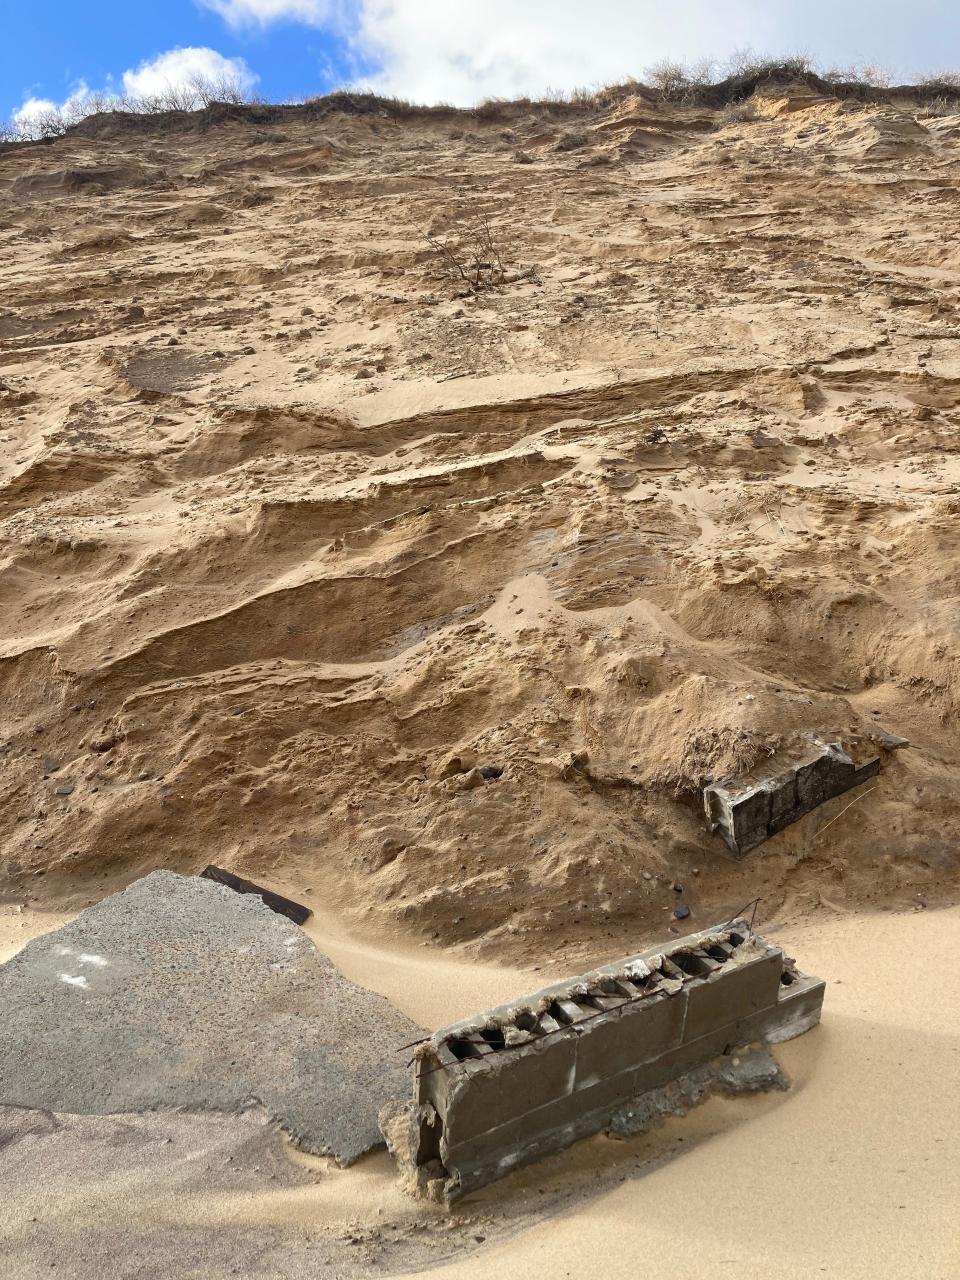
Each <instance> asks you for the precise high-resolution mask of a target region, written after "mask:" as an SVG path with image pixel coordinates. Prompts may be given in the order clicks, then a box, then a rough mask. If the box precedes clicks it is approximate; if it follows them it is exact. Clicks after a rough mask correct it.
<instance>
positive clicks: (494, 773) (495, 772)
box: [480, 764, 503, 782]
mask: <svg viewBox="0 0 960 1280" xmlns="http://www.w3.org/2000/svg"><path fill="white" fill-rule="evenodd" d="M480 776H481V777H482V778H486V780H487V781H488V782H490V781H491V780H492V779H494V778H501V777H503V768H502V767H501V766H500V765H498V764H484V765H481V766H480Z"/></svg>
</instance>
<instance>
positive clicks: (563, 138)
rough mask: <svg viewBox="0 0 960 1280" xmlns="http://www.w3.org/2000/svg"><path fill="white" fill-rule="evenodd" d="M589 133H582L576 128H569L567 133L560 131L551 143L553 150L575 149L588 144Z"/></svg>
mask: <svg viewBox="0 0 960 1280" xmlns="http://www.w3.org/2000/svg"><path fill="white" fill-rule="evenodd" d="M589 142H590V135H589V134H587V133H582V132H581V131H580V130H578V129H571V130H570V132H569V133H562V134H561V135H560V137H559V138H558V139H557V140H556V142H555V143H554V144H553V149H554V151H577V150H579V148H580V147H586V146H588V145H589Z"/></svg>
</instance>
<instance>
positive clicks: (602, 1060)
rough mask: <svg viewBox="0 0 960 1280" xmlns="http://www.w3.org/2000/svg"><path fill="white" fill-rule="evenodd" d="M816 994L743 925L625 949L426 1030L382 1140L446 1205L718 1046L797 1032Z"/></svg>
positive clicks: (814, 1006)
mask: <svg viewBox="0 0 960 1280" xmlns="http://www.w3.org/2000/svg"><path fill="white" fill-rule="evenodd" d="M823 990H824V984H823V982H822V981H820V979H818V978H810V977H807V976H805V975H804V974H802V973H800V972H799V971H798V970H797V969H796V968H795V967H794V965H793V962H792V961H790V960H788V959H786V958H785V957H784V954H783V952H782V950H781V949H780V948H779V947H776V946H772V945H770V944H769V943H767V942H765V941H764V940H763V939H762V938H760V937H758V936H757V935H755V934H753V933H752V932H751V930H750V928H749V926H748V925H747V924H746V923H745V922H744V921H742V920H738V921H735V922H733V923H731V924H728V925H723V926H717V927H716V928H714V929H712V930H706V931H704V932H702V933H696V934H691V935H690V936H689V937H686V938H682V939H680V940H679V941H675V942H672V943H670V944H669V945H667V946H664V947H662V948H659V949H652V950H649V951H644V952H641V953H639V954H638V955H634V956H629V957H627V958H625V959H623V960H620V961H618V962H617V963H615V964H611V965H607V966H605V967H604V968H601V969H596V970H594V971H593V972H591V973H588V974H585V975H584V976H582V977H579V978H576V979H572V980H571V981H569V982H565V983H560V984H558V985H556V986H552V987H547V988H545V989H544V990H542V991H538V992H536V993H535V994H533V995H530V996H527V997H525V998H523V999H521V1000H517V1001H515V1002H514V1003H512V1004H510V1005H501V1006H500V1007H498V1008H496V1009H492V1010H490V1011H489V1012H488V1013H484V1014H480V1015H478V1016H477V1017H474V1018H470V1019H467V1020H465V1021H463V1022H460V1023H457V1024H455V1025H453V1026H450V1027H446V1028H445V1029H444V1030H442V1031H438V1032H436V1033H435V1034H434V1035H433V1036H431V1037H430V1039H429V1040H427V1041H425V1042H424V1043H423V1044H422V1045H421V1046H420V1048H419V1050H418V1052H417V1056H416V1059H415V1084H414V1094H415V1096H414V1101H413V1104H412V1106H408V1107H407V1108H406V1110H405V1112H404V1115H403V1117H402V1119H403V1123H402V1125H396V1126H395V1127H394V1131H393V1136H394V1139H395V1140H394V1141H391V1146H392V1147H393V1149H394V1152H395V1154H396V1155H397V1156H398V1158H399V1159H400V1161H401V1164H402V1165H406V1169H405V1173H406V1174H407V1175H408V1178H409V1176H410V1175H411V1174H412V1175H413V1180H414V1181H415V1182H416V1185H417V1186H418V1188H419V1189H420V1190H421V1191H422V1192H425V1193H426V1194H428V1195H430V1196H431V1197H433V1198H435V1199H438V1200H444V1201H447V1202H450V1201H452V1200H456V1199H458V1198H459V1197H461V1196H463V1195H466V1194H467V1193H468V1192H470V1191H473V1190H475V1189H476V1188H478V1187H481V1186H483V1185H484V1184H486V1183H489V1182H492V1181H494V1180H495V1179H497V1178H500V1177H502V1176H503V1175H504V1174H506V1173H509V1172H510V1171H511V1170H512V1169H514V1168H516V1167H518V1166H520V1165H524V1164H527V1163H529V1162H530V1161H533V1160H536V1159H539V1158H540V1157H542V1156H545V1155H547V1154H549V1153H551V1152H553V1151H557V1150H560V1149H561V1148H563V1147H566V1146H569V1145H570V1144H571V1143H572V1142H574V1141H576V1140H577V1139H578V1138H582V1137H585V1136H587V1135H588V1134H591V1133H596V1132H598V1131H599V1130H601V1129H604V1128H607V1127H609V1125H610V1122H611V1120H612V1118H613V1117H614V1116H615V1115H616V1114H617V1113H618V1112H619V1110H620V1109H621V1108H622V1107H623V1105H624V1104H625V1103H628V1102H631V1101H632V1100H634V1099H637V1098H640V1097H642V1096H643V1095H645V1094H647V1093H649V1092H650V1091H652V1090H657V1089H662V1088H663V1087H664V1086H665V1085H668V1084H670V1083H671V1082H672V1081H675V1080H677V1079H678V1078H679V1077H681V1076H683V1075H684V1074H685V1073H688V1072H690V1071H692V1070H694V1069H696V1068H698V1067H700V1066H702V1065H703V1064H705V1063H707V1062H709V1061H711V1060H712V1059H713V1058H715V1057H717V1055H719V1054H722V1053H723V1052H724V1051H725V1050H726V1049H729V1048H730V1047H731V1046H736V1045H743V1044H749V1043H752V1042H756V1041H767V1042H775V1041H779V1040H785V1039H789V1038H791V1037H793V1036H796V1035H799V1034H800V1033H801V1032H803V1031H806V1030H808V1029H809V1028H810V1027H812V1026H814V1025H815V1024H816V1023H817V1022H818V1021H819V1018H820V1007H821V1005H822V1003H823ZM389 1136H390V1135H389V1133H388V1138H389Z"/></svg>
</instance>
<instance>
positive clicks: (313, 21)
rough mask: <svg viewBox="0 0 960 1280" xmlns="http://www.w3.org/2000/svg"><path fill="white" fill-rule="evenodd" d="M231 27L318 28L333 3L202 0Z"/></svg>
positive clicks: (326, 0) (319, 0) (315, 0)
mask: <svg viewBox="0 0 960 1280" xmlns="http://www.w3.org/2000/svg"><path fill="white" fill-rule="evenodd" d="M199 2H200V4H202V5H203V7H204V8H205V9H212V10H213V12H214V13H216V14H219V15H220V17H221V18H223V20H224V22H226V23H228V24H229V25H230V26H231V27H265V26H268V25H269V24H270V23H271V22H305V23H307V24H309V25H310V26H314V27H319V26H320V25H322V23H324V22H325V21H326V20H327V19H328V18H329V17H330V14H331V11H332V8H333V4H332V0H199Z"/></svg>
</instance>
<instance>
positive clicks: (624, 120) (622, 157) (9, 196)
mask: <svg viewBox="0 0 960 1280" xmlns="http://www.w3.org/2000/svg"><path fill="white" fill-rule="evenodd" d="M760 115H761V118H760V119H759V120H755V121H750V122H745V123H733V124H725V123H723V119H722V117H720V116H718V115H716V114H714V113H711V112H708V111H703V110H698V111H692V110H691V111H687V112H683V111H677V110H676V109H672V108H662V107H659V106H657V105H656V104H655V103H654V102H652V101H649V100H647V98H645V97H643V96H639V95H638V96H635V97H632V98H625V99H624V100H622V101H621V102H619V103H618V104H617V105H616V106H614V107H612V108H607V109H605V110H597V109H595V110H592V111H589V110H585V111H582V112H580V113H571V112H570V111H569V110H568V111H562V112H561V111H555V112H553V113H550V112H549V111H547V110H545V109H541V110H536V109H533V108H523V107H520V108H504V109H503V110H502V111H501V112H500V113H499V114H496V113H490V116H489V117H488V118H477V117H473V116H465V117H464V116H457V115H453V114H451V115H443V114H432V115H422V116H413V117H410V118H403V119H396V118H392V117H390V116H389V115H385V114H372V115H362V116H351V115H342V114H331V115H328V116H326V117H324V118H323V119H320V120H317V119H309V118H307V117H306V116H304V117H297V116H296V115H290V116H289V117H287V118H284V119H283V120H282V121H281V122H280V123H276V124H267V125H257V124H255V123H252V122H250V121H244V120H233V121H230V120H227V121H225V122H223V123H221V124H218V125H215V126H213V127H210V128H207V129H199V128H196V127H194V126H186V125H184V124H183V123H182V122H181V123H178V124H173V123H172V124H171V125H170V127H169V129H167V130H166V131H165V132H156V131H154V132H151V133H148V134H145V133H140V132H138V131H136V130H128V129H122V128H119V127H115V126H114V125H111V124H110V123H109V122H107V123H103V122H89V123H88V124H87V125H85V126H83V127H81V129H79V130H77V131H76V132H74V133H72V134H70V135H68V136H67V137H66V138H65V139H62V140H60V141H58V142H56V143H55V144H53V145H50V146H27V147H20V148H15V149H14V148H7V149H5V150H3V151H2V152H0V247H2V254H0V281H2V284H0V556H2V560H0V605H2V623H0V626H2V630H0V643H2V648H0V695H2V696H0V717H2V735H3V745H2V762H3V764H2V773H0V840H2V863H0V866H2V887H3V888H4V889H5V890H6V891H8V892H9V893H11V894H13V895H14V896H16V897H18V898H19V899H22V898H24V897H25V896H26V895H30V897H31V898H32V899H33V900H34V901H40V902H47V901H48V902H50V903H57V904H59V905H64V904H79V903H80V902H84V901H88V900H90V899H91V898H92V897H95V896H98V895H100V894H102V893H103V892H104V891H106V890H108V889H110V890H112V889H114V888H116V887H118V886H119V885H120V884H121V883H124V882H126V881H128V880H130V879H132V878H134V877H135V876H137V875H141V874H143V873H144V872H145V871H147V870H149V869H152V868H154V867H169V868H173V869H177V870H187V871H189V870H197V869H199V868H200V867H202V866H203V865H204V864H205V863H206V862H208V861H217V862H220V863H223V864H226V865H228V866H231V867H234V868H236V869H238V870H240V871H241V872H243V873H246V874H249V875H253V876H256V875H260V876H262V877H265V878H268V879H270V880H271V882H274V883H277V884H279V885H281V886H284V887H286V888H288V889H290V890H291V891H292V892H294V893H295V895H296V893H309V894H312V895H313V899H312V900H313V901H314V902H322V903H325V904H330V905H333V906H336V907H337V908H338V909H339V910H341V911H342V912H344V913H346V914H347V916H348V917H349V918H350V919H352V920H353V921H354V922H355V923H356V924H357V925H361V924H362V923H363V922H366V924H368V925H369V926H370V927H376V928H377V929H383V928H391V929H401V930H404V931H409V932H411V933H412V934H416V935H422V936H423V937H424V938H426V939H430V938H431V937H433V938H437V939H439V940H440V941H441V942H443V943H445V944H452V943H460V942H464V943H467V942H469V943H474V944H476V943H479V944H482V945H484V946H487V947H492V946H496V947H497V948H499V949H501V950H503V951H505V952H507V951H509V952H512V953H515V954H521V953H524V952H530V953H532V951H533V949H534V948H535V947H540V946H542V945H543V943H544V941H549V942H550V943H551V944H552V945H555V946H557V947H560V948H563V949H565V950H570V951H575V950H577V949H579V948H582V949H584V950H589V951H590V952H591V953H596V951H597V949H598V947H602V946H606V945H608V944H609V946H610V947H611V948H612V947H614V946H616V945H618V943H619V941H620V939H621V938H622V936H624V935H625V934H629V935H630V936H631V937H634V938H635V937H636V935H637V934H638V933H640V932H643V931H644V930H647V929H656V930H657V931H658V932H662V931H663V929H664V927H665V925H666V923H667V922H668V921H669V920H670V916H669V914H668V913H669V911H670V910H671V909H672V908H673V907H674V906H676V905H677V902H678V901H679V900H680V899H679V897H678V894H677V893H676V892H675V891H674V890H673V888H672V885H673V883H674V882H676V883H678V884H682V885H683V886H684V892H683V895H682V900H683V901H684V902H685V903H687V904H689V905H690V906H691V907H692V909H693V913H694V919H693V921H691V923H697V922H699V921H706V919H707V918H708V917H710V916H712V915H714V914H717V913H722V912H725V911H732V910H733V909H735V908H736V907H738V906H740V905H742V903H743V902H745V901H747V900H749V899H751V898H753V897H754V896H755V895H756V894H758V893H759V894H762V895H763V904H762V908H761V914H765V915H769V914H770V913H771V912H773V911H776V910H778V909H780V910H782V911H790V910H794V909H795V910H803V909H806V908H808V907H810V906H815V905H817V904H819V903H826V904H827V905H840V904H842V903H844V902H851V901H864V900H867V899H870V900H903V899H904V898H910V897H911V896H913V895H915V894H917V893H920V894H921V895H923V894H927V893H931V892H935V893H937V894H938V895H939V897H941V898H942V897H943V896H944V893H946V892H948V891H949V889H950V885H951V884H952V883H953V882H955V878H956V870H957V855H956V849H957V837H958V826H960V803H958V801H957V798H956V795H957V790H956V783H957V770H958V762H960V752H958V747H957V714H958V709H960V706H958V703H960V680H958V663H957V629H958V616H960V611H958V604H957V601H958V594H960V592H958V568H960V532H958V529H960V526H958V512H960V458H958V453H957V447H958V446H957V438H958V435H957V428H958V425H960V408H958V406H960V355H958V350H960V348H958V345H957V338H958V335H960V322H958V301H960V243H958V241H957V238H956V233H955V227H956V223H957V211H958V206H960V189H958V175H960V152H958V149H957V148H958V140H960V118H958V117H951V116H945V115H940V116H936V115H930V114H926V113H918V112H916V111H911V110H910V109H909V107H908V106H907V105H904V104H897V105H872V106H859V105H853V104H843V103H840V102H837V101H833V100H830V99H825V98H823V97H822V96H816V95H814V94H803V93H800V92H799V91H798V92H797V93H790V92H787V91H784V92H783V93H782V94H773V95H769V96H768V97H767V98H766V99H765V100H764V101H763V103H762V104H761V105H760ZM481 214H484V215H486V216H487V217H488V218H489V224H490V227H491V229H492V231H493V235H494V239H495V243H496V246H497V248H498V249H499V251H500V254H501V256H502V260H503V264H504V269H505V272H506V282H505V283H503V284H502V285H500V287H498V288H493V289H484V290H482V291H479V292H470V291H468V290H467V289H465V288H464V287H463V285H462V282H458V281H456V280H454V279H451V278H449V276H448V275H446V274H444V271H443V263H442V262H441V260H440V259H439V258H438V257H437V255H436V254H435V253H434V252H433V251H432V250H431V248H430V246H429V244H428V243H427V240H426V238H425V237H426V234H427V233H436V234H438V235H440V236H441V237H446V236H450V235H453V237H454V238H455V239H456V238H457V237H458V236H462V235H463V233H464V230H465V228H467V227H468V226H469V225H470V224H471V223H472V222H473V221H474V220H475V219H476V218H477V217H478V215H481ZM881 730H884V731H888V732H892V733H896V734H901V735H903V736H905V737H907V738H909V739H910V741H911V743H912V745H911V746H910V747H909V748H908V749H905V750H901V751H898V752H896V753H888V754H885V756H884V766H883V772H882V774H881V777H880V779H879V781H878V782H877V784H876V786H875V789H873V790H872V791H870V793H869V794H866V795H865V794H862V793H861V794H860V795H859V797H858V799H857V802H856V804H855V805H853V806H852V807H851V808H850V809H849V811H848V812H846V813H844V814H843V815H842V816H839V817H837V815H838V814H840V811H841V809H843V807H844V805H845V804H846V803H848V801H846V800H839V801H834V802H832V806H831V807H830V808H829V809H827V810H822V811H820V812H819V813H818V814H814V815H811V817H810V818H808V819H805V820H804V822H803V823H801V824H799V825H798V826H797V827H794V828H791V829H790V830H789V831H788V832H786V833H784V834H782V835H781V836H779V837H777V838H776V840H775V841H773V842H772V843H771V844H769V845H767V846H765V847H764V848H763V849H761V850H758V851H757V853H756V854H754V855H753V856H752V857H751V858H750V859H749V860H748V862H747V863H745V864H743V865H741V866H734V865H732V864H731V863H730V862H728V861H727V860H725V859H724V858H723V857H722V854H721V846H720V843H719V841H718V839H717V838H716V837H712V836H710V835H709V833H708V832H707V831H706V829H705V827H704V824H703V820H702V817H701V814H700V811H699V807H698V789H699V787H700V786H701V785H702V783H703V781H704V779H705V778H706V777H709V776H718V775H720V774H723V773H725V772H729V771H732V770H739V769H742V768H749V767H751V766H753V765H755V764H758V763H762V762H763V761H765V760H767V759H770V758H771V757H773V758H779V757H780V756H783V755H784V754H789V751H790V750H791V748H792V747H793V746H795V745H796V744H797V743H798V742H799V741H801V740H802V738H803V735H805V734H807V733H811V732H816V733H820V734H826V735H832V736H836V737H840V738H842V739H843V740H844V741H845V742H848V743H853V744H854V745H857V746H859V747H861V748H863V749H871V748H872V746H873V744H874V742H875V739H876V737H877V735H878V734H880V732H881ZM476 770H481V771H482V772H477V771H476ZM500 770H502V772H501V773H499V774H497V771H500ZM484 773H485V774H486V775H488V776H484ZM494 774H497V776H493V775H494ZM834 817H836V821H832V820H833V818H834ZM827 822H831V825H830V829H829V831H826V830H825V829H824V828H825V824H826V823H827ZM305 900H307V901H310V900H311V898H310V897H309V896H308V897H307V898H306V899H305ZM615 939H616V941H615Z"/></svg>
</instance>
